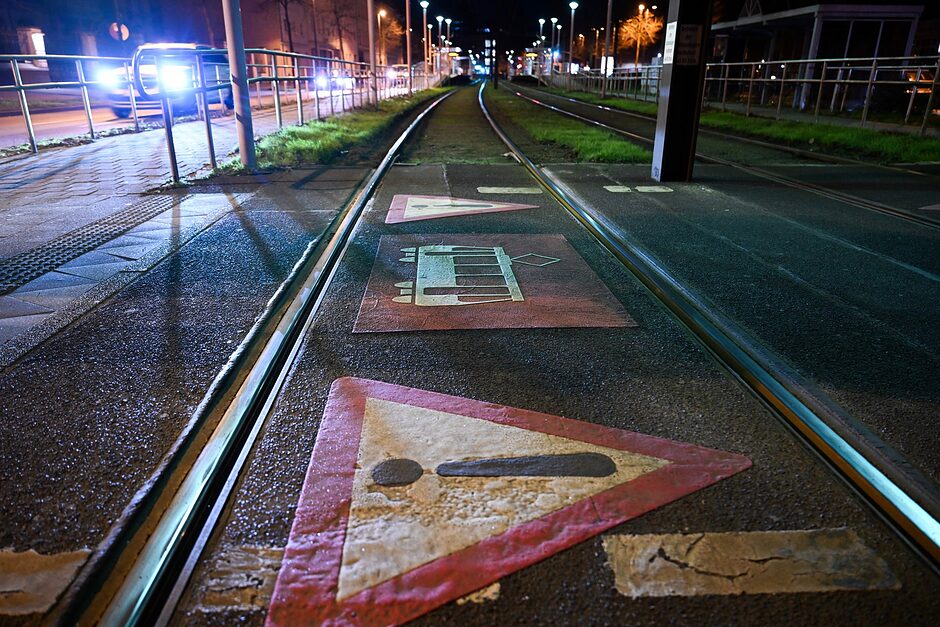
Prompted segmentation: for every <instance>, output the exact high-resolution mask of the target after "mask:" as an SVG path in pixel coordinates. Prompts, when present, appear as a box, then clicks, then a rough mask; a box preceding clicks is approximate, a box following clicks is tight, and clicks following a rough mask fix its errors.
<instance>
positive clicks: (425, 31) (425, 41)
mask: <svg viewBox="0 0 940 627" xmlns="http://www.w3.org/2000/svg"><path fill="white" fill-rule="evenodd" d="M406 1H410V0H406ZM420 4H421V11H422V13H423V19H424V27H423V28H422V29H421V41H422V46H421V47H422V48H423V52H424V88H425V89H428V88H429V87H430V86H431V83H430V78H429V77H428V74H430V73H431V71H430V69H429V68H428V59H429V58H430V55H428V43H430V42H429V41H428V6H430V3H429V2H428V0H421V2H420Z"/></svg>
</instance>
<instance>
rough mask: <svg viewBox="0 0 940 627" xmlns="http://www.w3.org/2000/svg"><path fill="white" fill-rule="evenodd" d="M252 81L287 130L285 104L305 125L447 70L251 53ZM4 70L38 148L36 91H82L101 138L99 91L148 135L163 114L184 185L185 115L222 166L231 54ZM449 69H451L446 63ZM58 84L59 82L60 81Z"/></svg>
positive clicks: (259, 100)
mask: <svg viewBox="0 0 940 627" xmlns="http://www.w3.org/2000/svg"><path fill="white" fill-rule="evenodd" d="M246 53H247V55H248V84H249V90H250V91H251V95H252V99H253V105H254V107H257V108H259V109H260V108H267V107H269V106H270V107H273V109H274V114H275V118H276V122H277V127H278V128H283V126H284V124H285V121H284V113H285V111H284V109H285V105H291V104H292V105H293V106H294V107H293V108H294V109H296V111H295V113H296V116H297V124H304V123H305V122H306V121H307V120H308V119H317V120H320V119H323V117H325V116H327V115H330V116H332V115H336V114H338V113H342V112H345V111H348V110H349V109H351V108H356V107H362V106H365V105H366V104H377V103H378V101H380V100H383V99H385V98H389V97H393V96H399V95H403V94H405V93H407V91H408V74H409V72H410V74H411V79H412V80H411V82H412V86H413V88H414V89H420V88H428V87H433V86H436V85H438V84H439V83H440V82H441V81H442V80H443V78H444V76H445V75H444V74H443V73H427V74H426V73H425V71H424V64H423V63H420V64H415V65H414V66H412V67H411V68H402V67H401V66H398V67H386V66H377V69H376V75H375V76H374V77H373V76H372V73H371V71H370V68H369V66H368V65H367V64H365V63H360V62H355V61H344V60H339V59H331V58H326V57H315V56H311V55H305V54H296V53H290V52H282V51H277V50H266V49H262V48H252V49H247V50H246ZM0 65H2V66H7V67H9V70H10V79H12V80H9V81H7V83H8V84H0V93H2V92H15V93H16V94H17V97H18V100H19V106H20V113H21V117H22V120H23V124H24V127H25V131H26V136H27V138H28V141H29V145H30V149H31V150H32V151H33V152H34V153H36V152H38V151H39V144H38V141H37V139H36V133H35V129H34V125H33V121H32V116H31V114H30V104H29V98H28V94H29V93H30V92H33V91H36V90H54V89H75V88H77V89H78V90H79V93H80V97H81V101H82V107H83V109H84V110H85V117H86V118H87V124H88V134H89V136H90V137H91V139H95V138H96V132H95V124H94V118H93V116H92V106H91V97H90V94H91V90H101V91H102V92H105V93H107V96H108V102H109V105H110V106H111V108H112V110H113V111H114V112H115V114H116V115H117V116H118V117H126V118H129V119H131V120H132V121H133V124H134V130H135V131H137V132H139V131H140V130H141V124H140V113H141V111H142V110H147V109H158V110H159V111H160V112H161V113H162V117H163V126H164V129H165V132H166V143H167V152H168V156H169V162H170V169H171V173H172V175H173V180H174V181H178V180H179V170H178V166H177V160H176V150H175V146H174V142H173V121H174V119H176V118H178V117H180V116H181V115H189V114H193V113H195V114H198V116H199V118H200V119H201V120H204V122H205V132H206V144H207V147H208V153H209V161H210V163H211V165H212V167H213V168H215V167H217V163H216V154H215V146H214V141H213V135H212V115H211V111H210V110H211V108H212V105H218V106H219V107H220V108H221V110H222V114H223V115H225V114H227V113H228V110H229V109H231V108H232V85H231V80H230V79H231V77H230V74H229V67H228V55H227V52H226V51H225V50H217V49H211V48H201V47H194V46H158V45H155V46H145V47H141V48H140V49H138V50H137V52H136V54H135V56H134V58H133V59H125V58H119V57H92V56H78V55H0ZM442 65H443V64H442ZM24 67H29V68H30V69H34V68H38V69H41V70H43V73H44V74H48V80H40V81H24V80H23V75H22V74H23V73H22V72H21V69H22V68H24ZM53 79H56V80H53Z"/></svg>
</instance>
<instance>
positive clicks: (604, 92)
mask: <svg viewBox="0 0 940 627" xmlns="http://www.w3.org/2000/svg"><path fill="white" fill-rule="evenodd" d="M613 4H614V0H607V31H606V33H607V34H606V35H604V61H603V62H602V63H601V74H603V75H604V78H603V80H602V82H601V98H606V97H607V77H608V76H609V75H610V74H611V73H612V72H613V68H610V67H607V66H608V64H610V62H611V58H610V26H611V24H610V14H611V11H612V10H613Z"/></svg>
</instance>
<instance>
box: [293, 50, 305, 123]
mask: <svg viewBox="0 0 940 627" xmlns="http://www.w3.org/2000/svg"><path fill="white" fill-rule="evenodd" d="M294 77H295V78H296V79H297V80H296V81H294V84H295V86H296V87H297V125H298V126H303V125H304V99H303V94H302V93H300V59H298V58H297V57H294Z"/></svg>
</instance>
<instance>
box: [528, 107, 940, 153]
mask: <svg viewBox="0 0 940 627" xmlns="http://www.w3.org/2000/svg"><path fill="white" fill-rule="evenodd" d="M543 89H544V90H545V91H547V92H549V93H553V94H557V95H559V96H564V97H566V98H575V99H577V100H583V101H584V102H590V103H592V104H598V105H604V106H606V107H610V108H611V109H620V110H622V111H629V112H631V113H640V114H643V115H649V116H655V115H656V105H655V104H654V103H652V102H641V101H636V100H628V99H624V98H601V97H600V96H598V95H597V94H590V93H587V92H580V91H564V90H561V89H553V88H548V89H546V88H543ZM700 124H701V125H702V127H704V128H710V129H715V130H720V131H724V132H728V133H733V134H737V135H742V136H745V137H753V138H754V139H761V140H764V141H767V142H770V143H775V144H781V145H784V146H791V147H793V148H800V149H803V150H813V151H817V152H823V153H828V154H834V155H841V156H846V157H851V158H853V159H862V160H865V159H868V160H872V161H876V162H881V163H898V162H905V163H917V162H923V161H938V160H940V140H938V139H936V138H932V137H918V136H915V135H908V134H902V133H888V132H884V131H875V130H872V129H867V128H854V127H851V126H841V125H836V124H810V123H808V122H794V121H791V120H770V119H767V118H755V117H750V118H749V117H747V116H744V115H741V114H740V113H732V112H729V111H703V112H702V116H701V118H700Z"/></svg>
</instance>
